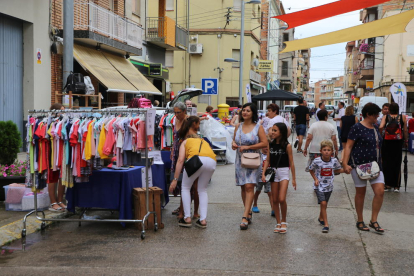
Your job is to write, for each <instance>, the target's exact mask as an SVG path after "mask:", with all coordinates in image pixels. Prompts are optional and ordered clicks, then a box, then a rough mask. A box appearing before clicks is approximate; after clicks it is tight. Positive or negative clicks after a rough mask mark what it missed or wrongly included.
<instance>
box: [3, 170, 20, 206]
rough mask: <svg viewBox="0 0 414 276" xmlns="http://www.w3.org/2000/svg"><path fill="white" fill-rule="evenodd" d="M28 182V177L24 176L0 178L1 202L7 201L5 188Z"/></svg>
mask: <svg viewBox="0 0 414 276" xmlns="http://www.w3.org/2000/svg"><path fill="white" fill-rule="evenodd" d="M25 181H26V177H24V176H7V177H0V201H5V200H6V195H5V194H4V188H3V187H4V186H7V185H9V184H13V183H19V184H24V183H25Z"/></svg>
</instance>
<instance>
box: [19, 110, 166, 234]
mask: <svg viewBox="0 0 414 276" xmlns="http://www.w3.org/2000/svg"><path fill="white" fill-rule="evenodd" d="M157 109H158V110H164V109H165V108H157ZM147 111H148V109H145V108H122V109H112V110H108V109H102V110H101V109H98V110H91V111H89V110H79V109H76V110H72V109H64V110H44V109H39V110H29V111H28V113H29V114H39V113H40V114H42V113H46V114H49V113H60V114H62V113H104V114H122V113H134V112H135V113H137V112H138V113H141V114H145V121H147ZM145 137H147V129H146V127H145ZM151 163H152V162H151ZM150 166H151V164H150V160H149V158H148V139H145V186H146V191H145V207H146V215H145V216H144V218H143V219H142V220H135V219H81V217H82V216H81V217H80V218H79V219H70V218H69V219H50V218H46V217H45V213H44V212H43V211H39V210H37V190H36V191H35V192H34V207H35V209H34V210H32V211H30V212H29V213H28V214H26V215H25V216H24V218H23V230H22V237H23V238H24V237H26V221H27V218H28V217H29V216H30V215H32V214H35V216H36V219H38V220H40V221H41V222H42V224H41V229H42V230H44V229H45V228H46V221H70V222H79V226H80V225H81V223H82V222H118V223H122V222H123V223H141V224H142V231H141V239H142V240H143V239H145V222H146V221H147V219H148V217H149V216H150V215H154V222H155V225H154V231H155V232H156V231H157V230H158V223H157V214H156V212H154V211H153V212H150V211H149V210H150V208H149V178H148V169H149V167H150ZM32 177H33V185H34V186H35V182H36V177H35V174H32ZM99 210H101V211H102V210H104V209H99ZM39 212H41V213H42V215H43V217H39V216H38V213H39ZM84 212H85V211H84ZM84 212H83V213H84ZM83 213H82V214H83Z"/></svg>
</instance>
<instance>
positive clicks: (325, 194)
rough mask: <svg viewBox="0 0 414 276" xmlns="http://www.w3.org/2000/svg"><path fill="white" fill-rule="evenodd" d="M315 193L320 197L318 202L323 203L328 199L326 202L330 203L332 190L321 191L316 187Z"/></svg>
mask: <svg viewBox="0 0 414 276" xmlns="http://www.w3.org/2000/svg"><path fill="white" fill-rule="evenodd" d="M315 194H316V196H317V197H318V204H321V202H322V201H326V203H328V201H329V198H330V197H331V194H332V192H321V191H319V189H315Z"/></svg>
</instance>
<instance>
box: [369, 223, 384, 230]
mask: <svg viewBox="0 0 414 276" xmlns="http://www.w3.org/2000/svg"><path fill="white" fill-rule="evenodd" d="M375 224H376V225H377V226H375ZM369 227H371V228H374V229H375V231H376V232H378V233H384V232H385V231H384V229H382V228H381V226H380V225H379V223H378V222H377V221H374V222H372V221H370V222H369Z"/></svg>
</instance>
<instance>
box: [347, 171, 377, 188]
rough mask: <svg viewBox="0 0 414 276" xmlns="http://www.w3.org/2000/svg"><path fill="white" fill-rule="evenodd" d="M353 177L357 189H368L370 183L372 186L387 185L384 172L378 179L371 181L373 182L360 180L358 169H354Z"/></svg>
mask: <svg viewBox="0 0 414 276" xmlns="http://www.w3.org/2000/svg"><path fill="white" fill-rule="evenodd" d="M351 175H352V180H354V183H355V187H357V188H363V187H366V186H367V184H368V181H369V183H370V184H371V185H374V184H378V183H382V184H384V183H385V180H384V174H383V173H382V171H381V172H380V175H379V176H378V177H377V178H375V179H371V180H362V179H360V178H359V177H358V174H357V172H356V169H352V171H351Z"/></svg>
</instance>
